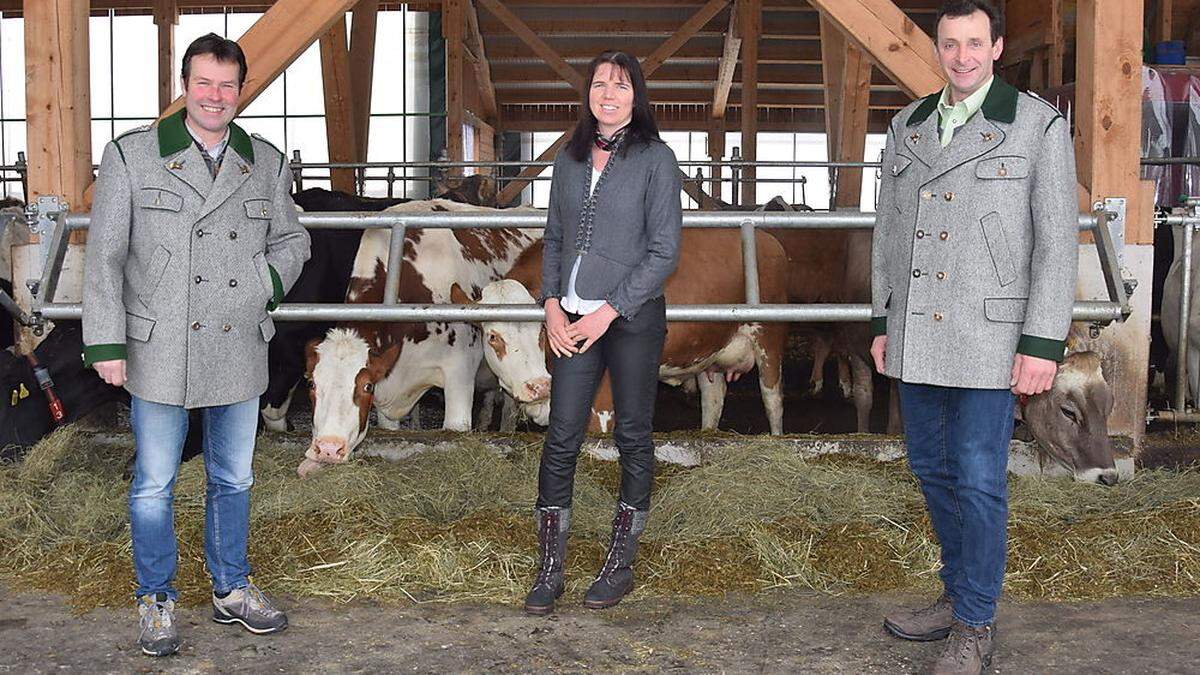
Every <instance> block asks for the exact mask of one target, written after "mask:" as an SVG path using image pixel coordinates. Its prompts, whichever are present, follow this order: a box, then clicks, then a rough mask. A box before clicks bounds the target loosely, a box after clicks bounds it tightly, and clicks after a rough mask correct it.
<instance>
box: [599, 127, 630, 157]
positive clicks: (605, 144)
mask: <svg viewBox="0 0 1200 675" xmlns="http://www.w3.org/2000/svg"><path fill="white" fill-rule="evenodd" d="M627 129H629V125H628V124H626V125H625V126H623V127H621V128H620V129H617V131H616V132H615V133H614V134H613V135H612V136H611V137H607V136H605V135H604V134H602V133H600V127H599V126H597V127H596V137H595V138H594V139H593V142H594V143H595V144H596V147H597V148H599V149H601V150H603V151H604V152H612V151H613V150H616V149H617V147H618V146H619V145H620V144H621V139H623V138H624V137H625V131H626V130H627Z"/></svg>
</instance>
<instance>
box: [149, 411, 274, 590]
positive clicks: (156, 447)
mask: <svg viewBox="0 0 1200 675" xmlns="http://www.w3.org/2000/svg"><path fill="white" fill-rule="evenodd" d="M131 399H132V403H131V405H132V410H131V411H130V418H131V422H132V425H133V438H134V443H135V445H136V448H137V450H136V456H135V459H134V469H133V483H132V484H130V486H129V522H130V529H131V530H132V533H133V567H134V571H135V572H136V573H137V582H138V589H137V594H138V596H142V595H145V594H147V593H166V594H167V596H168V597H169V598H171V599H172V600H174V599H175V597H176V595H177V593H176V591H175V588H174V586H173V582H174V580H175V566H176V559H177V557H178V553H177V546H176V542H175V509H174V506H173V501H174V494H173V493H174V488H175V476H176V474H177V473H178V472H179V458H180V455H181V454H182V452H183V442H184V439H185V438H186V437H187V430H188V411H187V410H186V409H185V408H183V407H182V406H174V405H164V404H161V403H152V402H150V401H146V400H143V399H140V398H138V397H137V396H132V397H131ZM201 419H202V420H203V425H204V429H203V431H204V471H205V474H206V475H207V486H206V489H205V493H204V498H205V499H204V557H205V560H206V561H207V563H208V571H209V574H210V575H212V583H213V590H214V591H216V592H217V593H225V592H227V591H230V590H233V589H235V588H241V587H243V586H245V585H246V584H247V583H249V582H248V579H247V578H248V577H249V576H250V563H249V561H248V560H247V559H246V541H247V539H248V537H249V533H250V485H251V484H252V483H253V482H254V477H253V474H252V472H251V467H250V464H251V460H252V459H253V458H254V437H255V434H256V433H257V429H258V397H255V398H252V399H249V400H246V401H242V402H241V403H233V404H230V405H224V406H214V407H212V408H204V409H203V412H202V415H201Z"/></svg>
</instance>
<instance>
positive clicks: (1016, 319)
mask: <svg viewBox="0 0 1200 675" xmlns="http://www.w3.org/2000/svg"><path fill="white" fill-rule="evenodd" d="M1028 303H1029V299H1028V298H984V299H983V316H984V317H986V318H987V320H988V321H996V322H998V323H1025V305H1027V304H1028Z"/></svg>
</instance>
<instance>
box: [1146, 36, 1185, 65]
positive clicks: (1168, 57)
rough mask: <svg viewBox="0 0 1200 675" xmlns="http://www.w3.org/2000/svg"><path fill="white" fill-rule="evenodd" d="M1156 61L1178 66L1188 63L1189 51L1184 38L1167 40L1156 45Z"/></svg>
mask: <svg viewBox="0 0 1200 675" xmlns="http://www.w3.org/2000/svg"><path fill="white" fill-rule="evenodd" d="M1154 62H1155V63H1158V64H1162V65H1176V66H1182V65H1184V64H1185V63H1187V51H1186V50H1185V49H1184V43H1183V40H1167V41H1165V42H1160V43H1158V44H1156V45H1154Z"/></svg>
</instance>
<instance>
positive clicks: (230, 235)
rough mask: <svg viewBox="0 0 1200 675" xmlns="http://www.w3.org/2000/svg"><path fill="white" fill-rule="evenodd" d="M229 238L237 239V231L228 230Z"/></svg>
mask: <svg viewBox="0 0 1200 675" xmlns="http://www.w3.org/2000/svg"><path fill="white" fill-rule="evenodd" d="M229 238H230V239H237V232H234V231H232V230H230V232H229Z"/></svg>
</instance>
